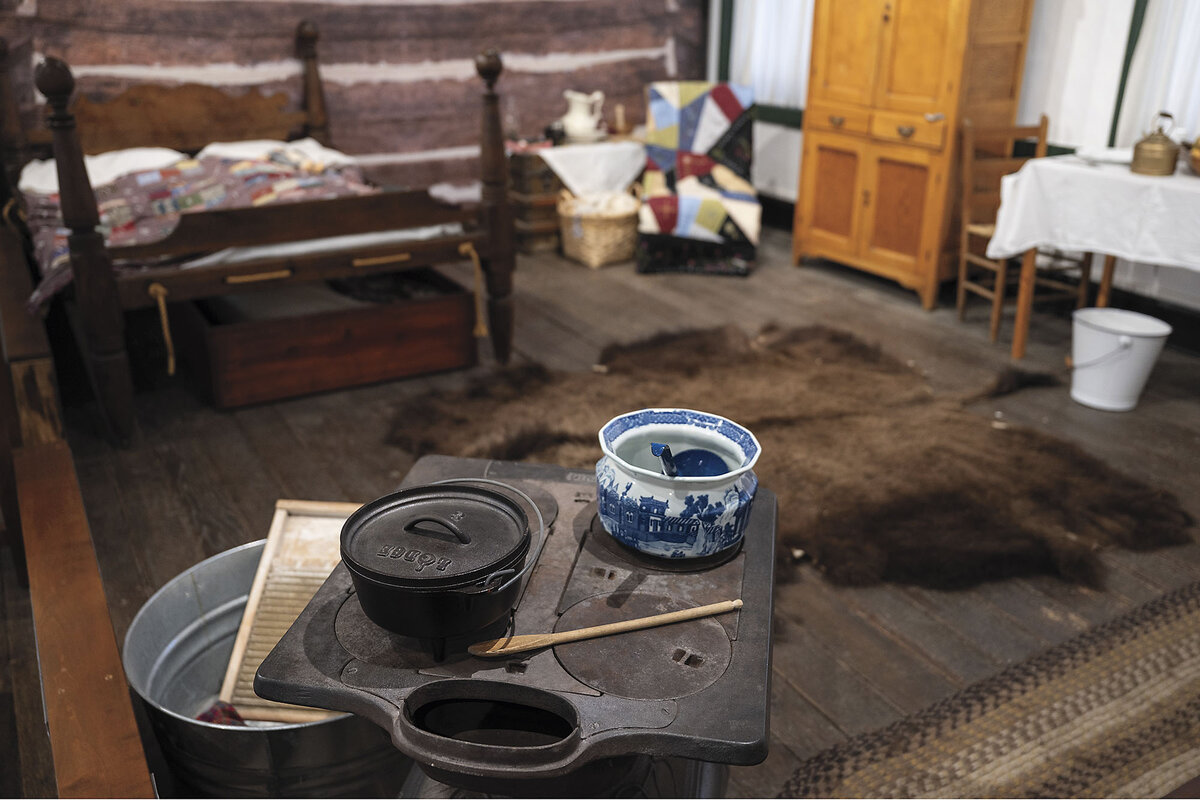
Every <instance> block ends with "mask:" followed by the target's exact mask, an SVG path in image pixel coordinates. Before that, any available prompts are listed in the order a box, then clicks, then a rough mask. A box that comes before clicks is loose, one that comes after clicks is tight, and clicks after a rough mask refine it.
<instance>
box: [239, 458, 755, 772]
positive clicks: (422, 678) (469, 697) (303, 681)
mask: <svg viewBox="0 0 1200 800" xmlns="http://www.w3.org/2000/svg"><path fill="white" fill-rule="evenodd" d="M476 477H486V478H488V479H490V480H496V481H502V482H504V483H507V484H510V485H512V486H514V487H516V488H519V489H521V490H522V491H524V492H525V493H526V494H527V495H529V497H530V498H531V499H532V500H533V502H535V503H536V504H537V506H538V508H539V509H540V510H541V512H542V514H543V516H544V517H545V521H546V525H547V531H548V533H547V537H548V538H547V539H546V544H545V546H544V547H543V548H542V552H541V555H540V556H539V558H538V561H537V563H536V565H535V566H534V568H533V569H532V570H531V571H530V572H529V573H528V575H527V577H526V578H525V585H524V587H523V589H522V594H521V596H520V600H519V602H518V604H517V606H516V609H515V611H514V614H513V618H512V620H511V622H509V623H508V625H509V629H510V630H512V631H513V632H514V633H517V634H524V633H540V632H545V631H550V630H570V629H573V628H580V627H585V626H589V625H599V624H603V623H606V622H614V621H618V620H621V619H628V618H633V617H641V616H646V615H650V614H657V613H662V612H666V611H673V610H676V609H682V608H689V607H692V606H698V605H705V604H708V603H715V602H718V601H721V600H732V599H735V598H738V597H740V598H742V601H743V603H744V605H743V607H742V609H741V610H740V611H738V612H735V613H729V614H723V615H720V616H716V617H709V618H706V619H699V620H692V621H690V622H684V623H677V624H674V625H668V626H664V627H660V628H651V629H648V630H643V631H635V632H631V633H625V634H620V635H616V636H609V637H604V638H599V639H591V640H587V641H582V642H575V643H571V644H566V645H559V646H557V647H554V648H548V649H545V650H541V651H535V652H532V653H523V654H520V655H517V656H510V657H508V658H500V659H495V658H492V659H479V658H475V657H473V656H471V655H469V654H468V653H466V652H465V649H466V646H467V645H469V644H473V643H474V642H476V641H480V640H484V639H490V638H497V637H499V636H502V635H504V633H505V629H504V627H503V625H504V623H501V627H500V630H498V631H496V630H492V631H481V632H479V633H477V634H474V635H472V636H470V637H467V638H466V639H465V640H463V641H453V640H452V641H449V642H447V643H446V644H447V647H446V655H445V657H444V658H443V659H441V660H438V659H436V658H435V657H434V650H433V648H431V647H430V646H429V643H428V642H422V641H419V640H416V639H410V638H407V637H403V636H399V635H396V634H393V633H391V632H389V631H386V630H384V629H383V628H380V627H378V626H376V625H375V624H374V623H373V622H371V621H370V620H369V619H368V618H367V617H366V615H365V614H364V613H363V611H362V608H361V607H360V606H359V603H358V601H357V599H356V598H355V595H354V589H353V586H352V584H351V581H350V575H349V573H348V572H347V570H346V567H345V566H344V565H343V564H339V565H338V566H337V568H335V569H334V571H333V572H332V573H331V574H330V576H329V578H328V579H327V580H326V581H325V583H324V585H322V587H321V588H320V589H319V590H318V591H317V593H316V595H315V596H314V597H313V599H312V601H311V602H310V603H309V604H308V606H307V608H305V610H304V612H303V613H302V614H301V615H300V617H299V618H298V619H297V620H296V622H295V624H293V625H292V627H291V629H290V630H289V631H288V632H287V633H286V634H285V635H284V637H283V638H282V639H281V640H280V642H279V644H278V645H277V646H276V647H275V649H274V650H273V651H272V652H271V654H270V655H269V656H268V657H267V658H266V660H264V661H263V663H262V666H261V667H260V668H259V670H258V674H257V676H256V679H255V684H254V686H255V690H256V691H257V692H258V694H260V695H261V696H263V697H265V698H268V699H271V700H278V701H281V702H286V703H297V704H300V705H306V706H316V707H319V708H329V709H335V710H339V711H349V712H352V713H355V714H358V715H360V716H363V717H366V718H368V719H370V720H372V721H373V722H375V723H376V724H378V725H380V726H382V727H383V728H384V729H385V730H388V731H389V732H390V733H391V737H392V741H393V742H394V743H395V745H396V747H398V748H399V749H400V750H402V751H403V752H404V753H406V754H407V755H409V756H410V757H412V758H413V759H414V760H415V761H416V762H417V763H418V764H420V765H421V766H422V768H423V769H424V770H425V771H426V772H427V773H428V774H430V775H431V776H432V777H434V778H436V779H438V780H442V781H443V782H446V783H450V784H452V785H457V786H462V787H466V788H471V787H472V786H486V787H487V788H488V789H491V790H494V789H495V788H496V787H497V781H500V782H512V783H510V784H507V785H510V788H511V787H516V788H517V790H518V791H519V787H522V786H531V785H533V784H531V783H529V781H531V780H532V781H537V780H541V779H546V780H549V781H553V780H554V779H561V778H563V777H564V776H569V775H578V774H583V773H585V772H586V770H585V769H584V767H585V765H595V764H603V763H605V762H606V761H612V760H614V759H616V760H619V759H621V758H623V757H627V756H629V755H630V754H644V755H650V756H659V757H683V758H687V759H696V760H699V761H708V762H718V763H725V764H756V763H758V762H760V761H762V759H763V758H765V757H766V753H767V741H768V732H769V713H768V709H769V703H770V675H771V596H772V585H773V581H774V539H775V519H776V501H775V496H774V494H773V493H771V492H770V491H769V490H766V489H764V488H762V487H761V486H760V487H759V489H758V493H757V496H756V497H755V500H754V506H753V509H752V512H751V517H750V522H749V525H748V527H747V530H746V535H745V539H744V542H743V545H742V546H741V548H740V549H738V550H737V551H735V552H734V553H732V554H727V555H725V556H723V557H722V558H719V559H717V560H716V561H711V560H703V561H664V560H662V559H657V558H651V557H647V556H643V555H641V554H640V553H637V552H636V551H633V550H630V549H628V548H626V547H624V546H623V545H621V544H619V543H617V542H615V541H614V540H613V539H612V537H610V536H609V535H608V533H607V532H606V531H605V530H604V529H603V527H602V526H601V525H600V522H599V520H598V518H597V516H596V513H595V475H594V474H593V473H592V472H591V471H581V470H567V469H563V468H561V467H556V466H548V465H530V464H523V463H513V462H500V461H485V460H478V459H461V458H449V457H444V456H428V457H426V458H423V459H421V460H420V461H418V462H417V464H416V465H415V466H414V467H413V469H412V471H411V472H410V473H409V475H408V477H407V478H406V479H405V481H404V484H403V485H404V486H405V487H407V486H415V485H420V484H426V483H433V482H435V481H439V480H445V479H448V478H476ZM488 488H493V489H494V488H495V487H494V486H489V487H488ZM514 497H515V495H514ZM521 502H522V503H523V505H527V504H525V503H524V501H521ZM529 518H530V525H531V527H535V526H536V517H535V515H534V514H533V513H532V510H530V513H529ZM534 533H535V535H536V531H535V532H534ZM535 544H536V543H535Z"/></svg>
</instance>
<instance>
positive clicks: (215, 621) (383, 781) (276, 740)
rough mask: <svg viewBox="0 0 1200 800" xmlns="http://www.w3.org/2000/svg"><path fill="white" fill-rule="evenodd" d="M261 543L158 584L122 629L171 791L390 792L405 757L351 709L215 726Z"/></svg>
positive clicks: (403, 770) (407, 763) (126, 658)
mask: <svg viewBox="0 0 1200 800" xmlns="http://www.w3.org/2000/svg"><path fill="white" fill-rule="evenodd" d="M265 543H266V542H265V540H260V541H257V542H251V543H249V544H245V545H242V546H241V547H235V548H234V549H232V550H227V551H225V552H224V553H219V554H218V555H215V556H213V557H212V558H209V559H206V560H204V561H201V562H200V563H199V564H196V565H195V566H194V567H192V568H190V569H188V570H187V571H185V572H183V573H181V574H179V575H177V576H176V577H175V578H173V579H171V580H170V581H169V582H168V583H167V584H166V585H165V586H163V587H162V588H161V589H159V590H158V592H156V593H155V594H154V596H153V597H151V598H150V599H149V600H148V601H146V604H145V605H144V606H142V608H141V610H140V611H138V614H137V616H136V617H134V620H133V623H132V624H131V625H130V626H129V630H128V632H127V633H126V634H125V649H124V652H123V654H122V660H123V662H124V666H125V674H126V677H127V678H128V680H129V684H130V686H132V687H133V689H134V691H136V692H137V693H138V695H139V696H140V697H141V698H142V700H143V701H145V706H146V710H147V714H148V716H149V719H150V722H151V725H152V726H153V728H154V732H155V735H156V737H157V739H158V743H159V745H160V747H161V748H162V751H163V756H164V758H165V760H166V761H167V763H168V765H169V766H170V768H171V772H172V774H173V777H174V779H175V782H176V783H177V784H178V785H177V787H176V791H177V793H178V794H181V795H188V796H190V795H196V794H199V795H208V796H213V797H334V796H340V797H348V796H350V797H352V796H366V797H383V796H389V795H391V796H395V795H397V794H398V793H399V791H400V788H401V787H402V786H403V784H404V779H405V777H406V776H407V774H408V771H409V768H410V767H411V765H412V761H411V760H410V759H408V758H407V757H406V756H404V755H403V754H402V753H400V752H399V751H398V750H396V749H395V747H393V746H392V743H391V741H390V739H389V738H388V736H387V734H386V733H385V732H384V731H383V729H381V728H379V727H377V726H376V725H374V724H373V723H371V722H368V721H367V720H365V719H362V718H360V717H356V716H353V715H351V714H343V715H340V716H337V717H334V718H331V719H328V720H324V721H322V722H308V723H303V724H284V725H271V726H269V727H266V726H264V727H260V725H262V723H255V724H254V725H253V726H247V727H240V726H230V725H215V724H212V723H207V722H200V721H199V720H197V719H195V717H196V715H198V714H200V713H201V712H202V711H205V710H206V709H208V708H209V707H210V706H211V705H212V703H213V702H214V701H215V700H216V699H217V693H218V692H219V690H220V687H221V681H222V679H223V678H224V677H225V669H226V666H227V665H228V663H229V656H230V653H231V652H232V651H233V642H234V638H235V636H236V635H237V629H238V625H239V623H240V622H241V619H242V612H243V610H244V609H245V606H246V600H247V597H248V595H249V593H250V586H251V584H252V583H253V582H254V573H255V570H256V569H257V567H258V562H259V558H260V556H261V555H262V550H263V547H264V545H265Z"/></svg>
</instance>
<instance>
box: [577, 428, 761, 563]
mask: <svg viewBox="0 0 1200 800" xmlns="http://www.w3.org/2000/svg"><path fill="white" fill-rule="evenodd" d="M650 429H653V432H652V433H651V431H650ZM647 436H651V437H653V438H655V440H656V441H659V440H662V439H667V440H668V441H672V440H673V442H681V441H682V442H684V443H685V445H687V446H694V447H705V448H713V447H718V448H719V449H720V450H723V451H724V452H723V453H722V455H723V456H726V457H727V459H726V460H727V461H729V462H730V463H731V464H733V465H734V466H733V468H732V469H730V470H729V471H728V472H725V473H723V474H721V475H716V476H711V477H709V476H680V477H674V478H668V477H667V476H665V475H663V474H662V473H661V469H658V470H656V469H653V468H652V466H651V465H653V463H654V462H653V457H652V454H651V453H650V451H649V448H648V444H647V445H645V446H643V445H642V442H641V440H642V439H646V437H647ZM648 441H649V440H648V439H647V442H648ZM714 443H716V444H714ZM623 445H624V447H623ZM600 446H601V448H602V449H603V450H604V457H603V458H601V459H600V460H599V461H598V462H597V463H596V485H597V493H596V497H597V508H598V512H599V515H600V520H601V522H602V523H603V525H604V528H605V530H607V531H608V532H609V533H610V534H612V536H613V537H614V538H616V539H617V540H618V541H620V542H622V543H624V544H626V545H628V546H630V547H633V548H635V549H637V550H640V551H642V552H644V553H648V554H650V555H654V556H659V557H663V558H700V557H704V556H710V555H714V554H716V553H719V552H722V551H723V550H726V549H728V548H730V547H734V546H736V545H737V544H738V543H739V542H740V541H741V539H742V535H743V534H744V532H745V529H746V523H747V522H748V520H749V516H750V507H751V503H752V501H753V499H754V493H755V490H756V489H757V488H758V478H757V477H756V476H755V475H754V472H753V471H752V470H751V468H752V467H753V466H754V464H755V462H757V460H758V456H759V452H760V447H759V444H758V441H757V440H756V439H755V438H754V435H753V434H751V433H750V431H748V430H746V429H745V428H743V427H742V426H740V425H738V424H737V423H735V422H732V421H730V420H728V419H725V418H724V417H719V416H717V415H715V414H707V413H705V412H701V411H691V410H688V409H643V410H641V411H635V412H632V413H629V414H624V415H621V416H619V417H616V418H614V419H612V420H610V421H609V422H608V423H607V424H606V425H605V426H604V427H603V428H602V429H601V430H600ZM673 446H674V445H673ZM643 449H645V450H646V453H644V454H643V453H642V452H641V451H642V450H643ZM681 449H682V448H681ZM618 451H623V452H622V454H618ZM622 455H624V457H622ZM634 458H637V459H641V460H642V461H643V464H645V466H641V465H638V464H635V463H630V461H631V460H632V459H634Z"/></svg>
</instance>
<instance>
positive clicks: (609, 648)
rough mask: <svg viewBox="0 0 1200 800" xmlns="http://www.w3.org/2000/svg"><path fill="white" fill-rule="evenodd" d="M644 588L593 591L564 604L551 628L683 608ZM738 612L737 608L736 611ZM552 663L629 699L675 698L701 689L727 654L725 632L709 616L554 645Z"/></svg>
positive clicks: (711, 681) (721, 671) (719, 669)
mask: <svg viewBox="0 0 1200 800" xmlns="http://www.w3.org/2000/svg"><path fill="white" fill-rule="evenodd" d="M687 607H688V604H687V603H686V602H680V601H679V600H677V599H674V598H670V597H666V596H665V595H660V594H653V593H649V592H632V593H624V592H614V593H612V594H600V595H594V596H592V597H589V598H587V599H586V600H581V601H579V602H578V603H576V604H575V605H573V606H571V607H570V608H568V609H567V610H566V611H565V612H564V613H563V615H562V616H561V617H559V620H558V624H556V625H555V626H554V629H555V630H556V631H564V630H574V629H576V628H586V627H589V626H592V625H605V624H608V623H610V622H619V621H621V620H623V619H634V618H637V617H648V616H650V615H652V614H664V613H667V612H669V611H679V610H681V609H684V608H687ZM739 613H740V612H739ZM554 654H555V655H556V656H557V657H558V662H559V663H560V664H562V666H563V668H564V669H566V670H567V672H569V673H571V675H572V677H574V678H575V679H576V680H577V681H579V682H580V683H584V684H587V685H588V686H591V687H592V688H593V689H597V690H599V691H601V692H604V693H605V694H613V695H617V696H618V697H627V698H630V699H634V700H658V699H677V698H680V697H687V696H688V695H692V694H695V693H696V692H699V691H701V690H703V689H707V688H708V687H709V686H711V685H712V684H714V683H715V682H716V681H717V679H718V678H720V677H721V676H722V675H724V674H725V670H726V669H728V667H729V662H730V661H731V660H732V658H733V646H732V644H731V642H730V640H729V635H728V634H727V633H726V632H725V629H724V628H723V627H722V626H721V623H719V622H717V621H716V620H715V619H714V618H712V617H707V618H704V619H694V620H689V621H687V622H677V623H675V624H673V625H664V626H662V627H659V628H647V629H645V630H640V631H629V632H627V633H622V634H618V635H615V636H603V637H600V638H597V639H585V640H583V641H580V642H571V643H570V644H560V645H556V646H555V648H554Z"/></svg>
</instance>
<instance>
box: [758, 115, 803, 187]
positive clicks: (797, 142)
mask: <svg viewBox="0 0 1200 800" xmlns="http://www.w3.org/2000/svg"><path fill="white" fill-rule="evenodd" d="M803 142H804V135H803V134H802V133H800V131H798V130H796V129H795V128H787V127H784V126H783V125H773V124H771V123H769V122H756V123H754V162H753V163H752V164H751V165H750V171H751V177H752V178H753V182H754V188H755V189H757V190H758V192H759V194H765V195H767V196H768V197H774V198H777V199H779V200H786V201H788V202H789V203H794V202H796V199H797V191H798V189H799V186H800V149H801V145H802V144H803Z"/></svg>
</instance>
